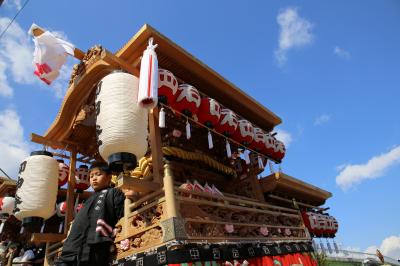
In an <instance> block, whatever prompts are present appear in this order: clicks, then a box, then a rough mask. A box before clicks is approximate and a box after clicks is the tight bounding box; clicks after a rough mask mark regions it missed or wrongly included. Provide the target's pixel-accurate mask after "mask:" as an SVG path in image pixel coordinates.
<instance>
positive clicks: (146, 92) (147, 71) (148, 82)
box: [138, 38, 158, 109]
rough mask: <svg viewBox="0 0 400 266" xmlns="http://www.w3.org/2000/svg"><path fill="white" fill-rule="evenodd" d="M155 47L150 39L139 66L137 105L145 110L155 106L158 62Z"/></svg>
mask: <svg viewBox="0 0 400 266" xmlns="http://www.w3.org/2000/svg"><path fill="white" fill-rule="evenodd" d="M156 47H157V44H153V38H150V39H149V45H148V46H147V48H146V50H145V51H144V52H143V56H142V61H141V64H140V79H139V91H138V103H139V106H140V107H142V108H146V109H152V108H154V107H155V106H157V99H158V97H157V95H158V60H157V54H156V52H155V51H154V49H155V48H156Z"/></svg>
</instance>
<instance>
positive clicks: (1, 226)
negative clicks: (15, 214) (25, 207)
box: [0, 221, 5, 234]
mask: <svg viewBox="0 0 400 266" xmlns="http://www.w3.org/2000/svg"><path fill="white" fill-rule="evenodd" d="M4 224H5V221H4V222H2V223H1V225H0V234H1V233H3V228H4Z"/></svg>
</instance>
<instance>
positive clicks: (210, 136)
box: [208, 131, 214, 150]
mask: <svg viewBox="0 0 400 266" xmlns="http://www.w3.org/2000/svg"><path fill="white" fill-rule="evenodd" d="M213 147H214V143H213V139H212V135H211V132H210V131H208V149H210V150H211V149H212V148H213Z"/></svg>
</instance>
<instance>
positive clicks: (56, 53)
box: [30, 24, 75, 85]
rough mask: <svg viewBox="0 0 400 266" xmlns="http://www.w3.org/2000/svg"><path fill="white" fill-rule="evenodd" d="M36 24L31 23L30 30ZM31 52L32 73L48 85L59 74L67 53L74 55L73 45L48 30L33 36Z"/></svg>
mask: <svg viewBox="0 0 400 266" xmlns="http://www.w3.org/2000/svg"><path fill="white" fill-rule="evenodd" d="M36 27H37V26H36V25H35V24H33V25H32V26H31V29H30V32H32V31H33V29H35V28H36ZM33 41H34V43H35V52H34V54H33V65H34V67H35V71H34V74H35V75H36V76H38V77H39V78H40V79H41V80H43V81H44V82H45V83H47V84H48V85H50V84H51V82H52V81H54V80H55V79H56V78H57V77H58V75H59V74H60V69H61V67H62V66H63V65H64V64H65V62H66V61H67V55H68V54H70V55H74V49H75V47H74V45H73V44H71V43H69V42H66V41H64V40H61V39H59V38H57V37H55V36H54V35H53V34H52V33H50V32H49V31H45V32H44V33H43V34H41V35H39V36H37V37H34V38H33Z"/></svg>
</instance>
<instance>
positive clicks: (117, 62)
mask: <svg viewBox="0 0 400 266" xmlns="http://www.w3.org/2000/svg"><path fill="white" fill-rule="evenodd" d="M101 58H102V59H103V60H104V61H105V62H107V63H109V64H110V65H111V66H113V67H115V68H119V69H123V70H125V71H127V72H128V73H130V74H132V75H134V76H137V77H139V75H140V70H139V69H138V68H136V67H134V66H133V65H130V64H128V63H127V62H125V61H124V60H122V59H121V58H119V57H116V56H115V55H114V54H113V53H111V52H109V51H107V50H105V49H104V50H103V52H102V54H101Z"/></svg>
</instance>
